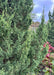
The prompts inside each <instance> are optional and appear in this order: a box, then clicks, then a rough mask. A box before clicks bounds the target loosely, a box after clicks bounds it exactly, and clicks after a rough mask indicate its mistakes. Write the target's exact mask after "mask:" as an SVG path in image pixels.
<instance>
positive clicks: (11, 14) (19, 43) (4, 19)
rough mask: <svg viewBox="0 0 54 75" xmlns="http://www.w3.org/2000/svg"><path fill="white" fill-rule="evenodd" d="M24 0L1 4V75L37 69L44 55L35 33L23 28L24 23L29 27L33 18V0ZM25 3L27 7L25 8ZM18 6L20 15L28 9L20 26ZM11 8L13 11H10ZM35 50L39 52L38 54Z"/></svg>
mask: <svg viewBox="0 0 54 75" xmlns="http://www.w3.org/2000/svg"><path fill="white" fill-rule="evenodd" d="M10 1H11V2H10ZM12 1H13V2H12ZM23 1H24V2H25V3H24V2H23ZM23 1H22V0H19V1H18V0H2V1H0V5H1V6H0V7H1V11H0V74H1V75H26V74H27V73H29V72H33V71H35V69H36V68H37V66H38V64H39V63H40V61H41V59H40V58H42V57H43V56H41V54H42V51H41V52H40V51H39V49H40V47H39V46H40V45H39V41H37V43H34V42H36V40H37V37H36V36H35V34H32V32H30V31H29V30H26V31H25V30H22V29H24V25H26V27H27V28H28V25H30V23H31V22H30V20H31V19H30V17H29V16H28V15H29V13H30V11H31V9H30V7H31V5H32V0H23ZM15 2H16V3H15ZM27 2H28V3H27ZM30 2H31V3H30ZM11 3H12V5H11ZM18 3H19V6H18ZM25 5H26V8H27V9H26V8H25ZM17 6H18V7H17ZM22 7H24V8H23V9H21V10H20V8H22ZM13 8H14V9H13ZM18 8H19V14H20V15H21V14H22V12H23V10H24V12H25V11H27V10H28V11H27V12H26V14H25V13H24V16H23V20H24V21H23V20H22V21H21V22H22V26H21V27H20V28H18V27H17V26H16V23H17V20H18V21H19V19H20V16H19V14H18ZM28 8H29V9H28ZM31 8H32V7H31ZM11 9H12V11H10V10H11ZM25 15H26V16H25ZM21 18H22V16H21ZM13 21H14V24H13ZM21 22H20V23H21ZM18 23H19V22H18ZM27 24H28V25H27ZM13 25H14V26H13ZM27 28H25V29H27ZM32 35H34V36H33V37H34V38H35V39H34V38H32ZM36 48H37V49H36ZM40 50H41V49H40ZM35 52H37V54H36V53H35ZM30 54H31V55H30ZM40 56H41V57H40ZM36 58H37V59H36ZM39 60H40V61H39Z"/></svg>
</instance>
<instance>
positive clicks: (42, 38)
mask: <svg viewBox="0 0 54 75" xmlns="http://www.w3.org/2000/svg"><path fill="white" fill-rule="evenodd" d="M36 33H37V37H38V40H39V42H40V45H41V44H42V45H43V44H44V43H45V42H46V41H47V37H48V30H47V25H46V24H45V19H44V10H43V14H42V19H41V24H40V25H39V27H38V29H37V32H36Z"/></svg>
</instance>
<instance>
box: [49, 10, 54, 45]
mask: <svg viewBox="0 0 54 75" xmlns="http://www.w3.org/2000/svg"><path fill="white" fill-rule="evenodd" d="M49 22H50V23H51V27H50V29H49V28H48V29H49V35H48V41H49V42H50V43H51V45H52V46H54V10H53V13H52V14H51V15H49Z"/></svg>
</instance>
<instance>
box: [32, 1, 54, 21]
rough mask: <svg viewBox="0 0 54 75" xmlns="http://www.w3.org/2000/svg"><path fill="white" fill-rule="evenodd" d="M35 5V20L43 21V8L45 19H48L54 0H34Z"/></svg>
mask: <svg viewBox="0 0 54 75" xmlns="http://www.w3.org/2000/svg"><path fill="white" fill-rule="evenodd" d="M33 3H34V6H33V11H32V13H33V14H35V16H36V17H35V18H34V19H33V20H34V21H41V15H42V11H43V8H44V9H45V21H47V20H48V12H49V10H50V11H51V12H52V10H53V7H54V0H33Z"/></svg>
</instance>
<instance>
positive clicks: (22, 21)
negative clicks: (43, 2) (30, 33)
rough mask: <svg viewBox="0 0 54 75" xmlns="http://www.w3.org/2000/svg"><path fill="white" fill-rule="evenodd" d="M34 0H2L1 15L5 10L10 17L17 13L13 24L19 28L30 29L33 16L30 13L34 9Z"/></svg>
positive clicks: (0, 3) (0, 5)
mask: <svg viewBox="0 0 54 75" xmlns="http://www.w3.org/2000/svg"><path fill="white" fill-rule="evenodd" d="M32 6H33V0H0V14H2V11H3V10H4V11H5V12H6V10H5V9H6V8H7V13H8V14H10V16H11V15H12V14H13V13H15V15H14V17H13V19H12V24H13V25H14V24H16V26H17V27H18V28H21V29H24V30H26V29H28V27H29V25H31V21H32V19H31V16H30V13H31V11H32V9H33V7H32Z"/></svg>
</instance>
